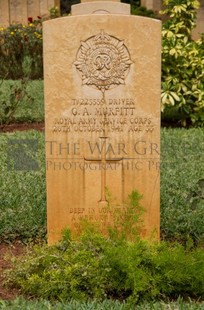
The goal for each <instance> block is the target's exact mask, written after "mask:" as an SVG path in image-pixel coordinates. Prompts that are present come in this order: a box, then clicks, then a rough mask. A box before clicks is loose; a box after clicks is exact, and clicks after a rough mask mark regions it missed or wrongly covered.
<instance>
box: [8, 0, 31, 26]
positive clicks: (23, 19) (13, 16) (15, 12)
mask: <svg viewBox="0 0 204 310" xmlns="http://www.w3.org/2000/svg"><path fill="white" fill-rule="evenodd" d="M27 22H28V14H27V0H19V1H15V0H11V1H10V23H16V24H17V23H22V24H27Z"/></svg>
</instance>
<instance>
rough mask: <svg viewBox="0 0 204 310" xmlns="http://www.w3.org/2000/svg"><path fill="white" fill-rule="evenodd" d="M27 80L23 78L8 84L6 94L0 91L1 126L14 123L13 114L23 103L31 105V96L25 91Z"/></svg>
mask: <svg viewBox="0 0 204 310" xmlns="http://www.w3.org/2000/svg"><path fill="white" fill-rule="evenodd" d="M3 82H4V81H3V80H2V81H1V84H0V86H1V85H2V84H3ZM28 82H29V81H28V79H26V78H24V79H22V80H20V81H18V83H13V84H10V86H9V89H8V93H7V94H6V96H5V94H4V92H3V91H2V90H1V89H0V123H1V124H9V123H11V122H12V121H14V114H15V112H16V111H17V109H18V108H19V106H21V105H23V104H24V102H25V101H27V103H28V102H29V103H30V104H32V103H33V98H32V96H31V95H30V94H29V93H28V91H27V86H28Z"/></svg>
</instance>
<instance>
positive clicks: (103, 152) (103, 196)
mask: <svg viewBox="0 0 204 310" xmlns="http://www.w3.org/2000/svg"><path fill="white" fill-rule="evenodd" d="M107 138H108V137H107V136H105V135H104V136H102V137H100V139H101V141H102V143H101V158H84V160H85V161H91V162H95V163H97V164H101V166H102V167H101V199H100V200H99V204H102V205H106V204H107V200H106V193H105V190H106V164H107V163H114V162H118V161H121V160H123V157H121V158H106V152H107V150H106V140H107Z"/></svg>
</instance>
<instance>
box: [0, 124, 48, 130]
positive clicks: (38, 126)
mask: <svg viewBox="0 0 204 310" xmlns="http://www.w3.org/2000/svg"><path fill="white" fill-rule="evenodd" d="M31 129H35V130H39V131H44V129H45V124H44V122H40V123H22V124H20V123H19V124H18V123H17V124H10V125H0V133H1V132H14V131H24V130H31Z"/></svg>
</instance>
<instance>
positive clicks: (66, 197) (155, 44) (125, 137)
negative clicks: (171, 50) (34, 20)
mask: <svg viewBox="0 0 204 310" xmlns="http://www.w3.org/2000/svg"><path fill="white" fill-rule="evenodd" d="M116 4H117V5H118V3H116ZM94 5H95V3H93V6H94ZM111 5H112V6H113V7H114V3H113V4H111ZM105 8H106V6H105V7H104V5H102V6H101V10H104V9H105ZM88 12H90V11H89V10H88ZM43 33H44V35H43V37H44V87H45V119H46V126H45V128H46V163H47V177H46V179H47V221H48V243H49V244H53V243H55V242H57V241H58V240H59V239H60V238H61V232H62V230H63V229H64V228H70V229H71V230H72V231H73V232H76V233H77V229H78V225H79V222H80V220H81V219H83V218H86V219H87V220H88V221H90V222H99V223H100V224H101V226H102V227H105V226H106V225H108V223H110V222H111V214H107V213H106V210H107V208H106V206H107V193H106V188H108V190H109V191H110V192H111V194H112V196H113V197H114V198H115V204H117V205H118V206H122V205H123V202H124V201H126V199H127V197H128V195H129V194H130V193H131V192H132V190H137V191H138V192H139V193H140V194H141V195H142V196H143V198H142V201H141V203H142V205H143V207H144V208H145V209H146V212H145V214H144V229H143V232H142V234H143V235H145V236H148V237H151V236H154V237H155V238H159V226H160V225H159V205H160V202H159V189H160V183H159V180H160V173H159V153H160V150H159V146H160V71H161V68H160V62H161V59H160V55H161V41H160V40H161V39H160V38H161V25H160V21H158V20H154V19H150V18H146V17H139V16H131V15H120V14H114V13H111V14H110V13H109V14H97V13H96V14H87V15H83V16H82V15H76V16H68V17H63V18H58V19H54V20H51V21H46V22H44V25H43ZM121 208H122V207H121ZM119 209H120V208H117V210H119ZM117 212H120V210H119V211H117Z"/></svg>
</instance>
